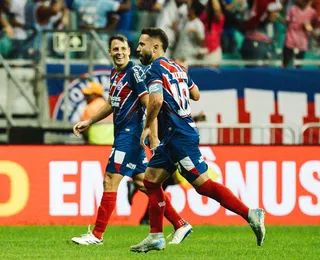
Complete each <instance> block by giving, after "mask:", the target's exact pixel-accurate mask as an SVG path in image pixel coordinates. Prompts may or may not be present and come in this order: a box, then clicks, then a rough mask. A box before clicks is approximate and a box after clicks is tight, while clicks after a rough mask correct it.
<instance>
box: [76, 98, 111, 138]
mask: <svg viewBox="0 0 320 260" xmlns="http://www.w3.org/2000/svg"><path fill="white" fill-rule="evenodd" d="M111 113H112V106H111V98H110V97H109V98H108V100H107V101H106V102H105V104H104V105H103V106H102V107H101V108H100V109H99V110H98V112H97V113H96V114H95V115H94V116H92V117H91V118H89V119H87V120H84V121H81V122H79V123H77V124H76V125H75V126H74V127H73V133H74V134H75V135H76V136H78V135H79V134H80V133H81V132H83V131H85V130H86V129H88V128H89V126H91V125H93V124H94V123H96V122H99V121H100V120H102V119H104V118H106V117H108V116H109V115H110V114H111Z"/></svg>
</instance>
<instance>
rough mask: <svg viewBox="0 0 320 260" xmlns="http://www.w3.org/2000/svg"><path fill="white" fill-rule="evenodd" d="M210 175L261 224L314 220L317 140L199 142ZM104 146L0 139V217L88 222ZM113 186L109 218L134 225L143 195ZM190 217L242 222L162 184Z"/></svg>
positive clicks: (5, 220) (317, 212) (319, 167)
mask: <svg viewBox="0 0 320 260" xmlns="http://www.w3.org/2000/svg"><path fill="white" fill-rule="evenodd" d="M200 149H201V151H202V154H203V155H204V158H205V160H206V162H207V163H208V165H209V167H210V171H211V176H213V178H214V179H215V181H218V182H220V183H223V184H225V185H226V186H228V187H229V188H230V189H231V190H232V191H233V192H234V193H235V194H236V196H238V197H240V198H241V199H242V200H243V201H244V203H245V204H246V205H247V206H249V207H252V208H255V207H263V208H264V209H265V211H266V214H267V218H266V223H267V224H293V225H314V224H318V225H319V224H320V147H316V146H310V147H307V146H201V147H200ZM110 152H111V147H110V146H0V225H33V224H34V225H35V224H36V225H51V224H55V225H67V224H79V225H80V224H83V225H85V224H90V223H91V224H93V223H94V221H95V212H96V209H97V206H98V204H99V202H100V198H101V195H102V191H103V187H102V180H103V173H104V170H105V166H106V163H107V160H108V157H109V154H110ZM127 181H128V178H124V179H123V181H122V182H121V184H120V187H119V193H118V198H117V205H116V209H115V212H114V214H113V215H112V218H111V221H110V224H116V225H137V224H138V223H139V220H140V218H141V216H142V215H143V214H144V211H145V209H146V206H147V197H146V196H145V195H144V194H142V193H139V194H137V195H135V197H134V199H133V203H132V206H130V204H129V203H128V201H127V186H126V182H127ZM166 191H167V192H168V194H169V195H170V197H171V201H172V204H173V205H174V207H175V208H176V209H177V211H178V212H180V214H181V215H182V216H183V217H184V218H185V219H186V220H188V221H189V222H190V223H192V224H214V225H229V224H236V225H242V224H246V223H245V221H244V220H243V219H242V218H241V217H239V216H236V215H235V214H234V213H232V212H229V211H228V210H226V209H224V208H223V207H221V206H220V205H219V204H218V203H217V202H215V201H214V200H211V199H207V198H205V197H202V196H200V195H198V194H197V193H196V192H195V190H194V189H193V188H192V187H191V186H190V185H186V184H180V185H174V186H169V187H168V188H167V190H166Z"/></svg>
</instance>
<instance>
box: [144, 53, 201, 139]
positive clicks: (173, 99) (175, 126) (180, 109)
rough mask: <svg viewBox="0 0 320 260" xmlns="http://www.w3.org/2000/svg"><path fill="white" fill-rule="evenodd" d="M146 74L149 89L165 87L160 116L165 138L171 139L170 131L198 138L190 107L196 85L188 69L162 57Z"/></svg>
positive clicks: (149, 67) (147, 69) (148, 68)
mask: <svg viewBox="0 0 320 260" xmlns="http://www.w3.org/2000/svg"><path fill="white" fill-rule="evenodd" d="M145 74H146V79H145V81H146V84H147V87H148V89H149V88H150V87H151V86H152V85H154V84H160V85H162V87H163V104H162V107H161V110H160V113H159V116H160V117H161V118H162V120H163V127H164V138H166V137H167V138H169V137H168V135H169V132H168V131H170V132H171V133H174V132H179V133H182V134H187V135H192V136H198V131H197V129H196V127H195V123H194V121H193V120H192V117H191V107H190V90H191V89H192V88H193V87H194V86H196V85H195V83H194V82H193V80H192V79H191V78H190V76H189V75H188V72H187V71H186V69H185V68H184V67H182V66H180V65H179V64H177V63H175V62H174V61H173V60H168V59H167V58H165V57H161V58H158V59H157V60H155V61H154V62H153V63H152V64H151V65H149V66H148V67H147V68H146V69H145ZM172 130H174V131H172ZM170 135H171V134H170Z"/></svg>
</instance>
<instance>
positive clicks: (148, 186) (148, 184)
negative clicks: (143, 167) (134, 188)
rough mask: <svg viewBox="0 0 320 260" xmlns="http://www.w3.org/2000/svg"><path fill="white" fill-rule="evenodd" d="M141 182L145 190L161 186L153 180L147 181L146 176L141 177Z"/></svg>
mask: <svg viewBox="0 0 320 260" xmlns="http://www.w3.org/2000/svg"><path fill="white" fill-rule="evenodd" d="M143 184H144V187H145V188H146V190H153V189H157V188H159V187H161V183H154V182H151V181H148V180H147V179H146V178H144V179H143Z"/></svg>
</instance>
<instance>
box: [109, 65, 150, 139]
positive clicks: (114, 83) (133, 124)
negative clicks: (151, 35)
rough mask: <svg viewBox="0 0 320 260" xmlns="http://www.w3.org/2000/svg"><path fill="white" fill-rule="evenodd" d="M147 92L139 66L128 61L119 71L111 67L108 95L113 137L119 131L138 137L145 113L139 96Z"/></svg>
mask: <svg viewBox="0 0 320 260" xmlns="http://www.w3.org/2000/svg"><path fill="white" fill-rule="evenodd" d="M147 93H148V91H147V88H146V85H145V82H144V72H143V70H142V68H141V67H140V66H138V65H136V64H135V63H134V62H132V61H130V62H129V63H128V65H127V66H126V67H125V68H124V69H123V70H122V71H120V72H117V71H116V70H115V68H113V69H112V71H111V76H110V91H109V96H110V99H111V106H112V109H113V122H114V136H115V137H116V136H117V135H118V134H119V133H120V132H121V131H125V132H132V134H136V135H138V136H139V137H140V135H141V130H142V127H143V121H142V120H143V117H144V113H145V107H144V106H143V105H142V104H141V102H140V98H141V97H142V96H143V95H145V94H147Z"/></svg>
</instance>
